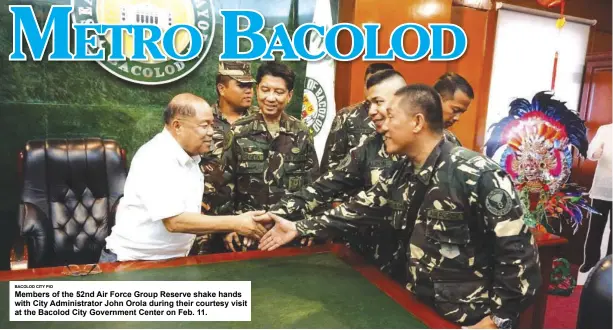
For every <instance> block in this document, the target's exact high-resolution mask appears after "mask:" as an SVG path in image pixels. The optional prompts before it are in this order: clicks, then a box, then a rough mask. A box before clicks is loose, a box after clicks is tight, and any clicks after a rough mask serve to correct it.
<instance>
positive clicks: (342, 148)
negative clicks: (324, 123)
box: [321, 109, 349, 172]
mask: <svg viewBox="0 0 613 330" xmlns="http://www.w3.org/2000/svg"><path fill="white" fill-rule="evenodd" d="M347 114H348V112H347V111H346V110H345V109H342V110H341V111H339V112H338V113H337V114H336V117H334V122H333V123H332V128H330V133H329V134H328V139H327V140H326V147H325V149H324V156H323V157H322V160H321V171H322V172H327V171H329V170H331V169H334V168H336V167H337V166H338V164H339V163H340V161H341V160H342V159H343V158H344V157H345V156H346V155H347V152H348V151H349V150H348V147H349V139H348V137H347V127H346V125H345V123H346V121H347V120H346V119H347Z"/></svg>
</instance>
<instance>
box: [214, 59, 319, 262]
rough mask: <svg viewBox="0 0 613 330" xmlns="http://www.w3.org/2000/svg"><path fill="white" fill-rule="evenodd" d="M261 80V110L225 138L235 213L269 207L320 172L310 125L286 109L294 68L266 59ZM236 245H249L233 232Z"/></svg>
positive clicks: (238, 123) (229, 240) (228, 181)
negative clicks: (291, 114) (289, 113)
mask: <svg viewBox="0 0 613 330" xmlns="http://www.w3.org/2000/svg"><path fill="white" fill-rule="evenodd" d="M256 80H257V100H258V105H259V108H260V112H259V113H256V114H252V115H249V116H247V117H245V118H241V119H239V120H237V121H236V122H235V123H234V125H232V128H231V130H230V132H229V133H228V134H226V140H225V141H224V153H223V156H222V163H223V165H224V166H225V174H224V178H225V180H226V186H227V187H228V188H229V189H230V190H231V192H232V195H231V199H230V200H231V202H232V204H233V207H232V209H233V211H234V213H235V214H240V213H243V212H244V210H262V209H264V210H268V209H269V208H270V207H271V206H272V205H274V204H275V203H277V202H278V201H279V200H280V199H281V198H282V197H283V196H285V195H288V194H290V193H293V192H297V191H299V190H300V189H301V188H302V187H303V186H306V185H309V184H311V183H312V182H313V181H314V180H315V179H316V178H317V177H318V176H319V163H318V160H317V154H316V152H315V146H314V144H313V137H312V135H311V133H310V132H309V129H308V127H307V126H306V125H305V124H304V123H303V122H301V121H300V120H298V119H296V118H294V117H292V116H290V115H288V114H286V113H285V112H284V110H285V107H286V106H287V104H288V103H289V101H290V99H291V97H292V92H293V88H294V80H295V76H294V72H293V71H292V70H291V69H290V68H289V67H288V66H286V65H284V64H281V63H277V62H266V63H264V64H262V65H261V66H260V67H259V69H258V73H257V76H256ZM234 244H237V245H243V248H245V245H249V244H247V243H246V242H245V241H244V240H242V239H239V238H238V236H237V235H236V234H235V233H231V234H229V235H228V236H227V237H226V246H227V247H228V248H229V249H230V250H233V251H235V249H234V246H233V245H234ZM253 248H254V249H255V248H257V247H256V246H255V245H253Z"/></svg>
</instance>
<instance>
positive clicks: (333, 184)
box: [270, 134, 406, 284]
mask: <svg viewBox="0 0 613 330" xmlns="http://www.w3.org/2000/svg"><path fill="white" fill-rule="evenodd" d="M396 161H398V157H397V156H390V155H388V154H387V153H386V152H385V144H384V143H383V137H382V136H381V135H380V134H375V136H373V137H370V138H368V139H366V140H365V141H362V142H361V145H358V146H357V147H356V148H355V149H353V150H351V151H349V154H348V155H346V156H345V158H344V159H343V160H342V161H341V162H340V164H339V165H338V167H335V168H334V169H331V170H330V171H328V172H327V173H326V174H324V175H322V176H320V177H319V178H318V179H317V180H316V181H315V182H314V183H313V184H312V185H310V186H308V187H306V188H304V189H302V190H301V191H300V192H298V193H295V194H293V195H289V196H285V197H283V198H282V199H281V201H280V202H279V203H277V204H276V205H274V206H273V207H272V208H271V209H270V211H271V212H273V213H276V214H278V215H280V216H282V217H285V218H288V219H293V220H297V219H303V218H305V217H306V216H307V214H313V213H314V211H315V210H316V209H318V208H319V207H321V206H323V205H326V204H327V203H330V202H331V201H332V200H333V199H334V198H336V197H338V196H340V195H349V196H354V195H356V194H357V193H358V192H360V191H362V190H368V189H370V188H371V187H372V186H374V185H375V184H376V183H377V182H378V181H379V177H380V176H381V173H382V172H383V171H384V170H385V169H389V168H390V167H391V166H392V165H393V164H394V163H395V162H396ZM391 211H392V210H391V209H388V208H385V210H384V212H386V214H387V215H388V216H389V215H391V213H392V212H391ZM399 234H400V233H399V232H398V231H396V230H394V228H392V227H391V226H390V225H389V223H381V224H378V225H374V226H370V227H368V228H360V230H359V231H358V232H357V235H353V236H350V237H347V238H346V239H347V241H348V243H349V246H350V247H351V248H352V249H353V250H355V251H357V252H359V253H360V254H361V255H363V256H364V257H366V258H367V260H369V261H370V262H372V263H374V264H376V265H377V266H378V267H379V268H380V269H381V271H383V272H384V273H387V274H389V275H390V276H391V277H392V278H394V279H396V280H397V281H399V282H402V284H405V283H406V258H405V252H404V243H403V241H402V239H401V238H402V237H401V236H400V235H399Z"/></svg>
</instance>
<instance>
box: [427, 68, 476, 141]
mask: <svg viewBox="0 0 613 330" xmlns="http://www.w3.org/2000/svg"><path fill="white" fill-rule="evenodd" d="M434 89H436V91H437V92H438V93H439V94H440V95H441V97H442V99H443V122H444V124H445V130H444V133H445V138H447V140H448V141H451V142H453V143H454V144H455V145H457V146H460V147H461V146H462V143H460V140H459V139H458V138H457V137H456V136H455V134H453V133H452V132H451V131H450V130H449V128H451V126H453V125H454V124H455V123H456V122H458V121H459V120H460V116H462V114H464V112H466V110H468V107H469V106H470V103H471V102H472V100H473V99H474V97H475V95H474V93H473V88H472V87H471V86H470V84H469V83H468V81H466V79H464V77H462V76H460V75H459V74H457V73H454V72H447V73H445V74H444V75H442V76H440V77H439V78H438V80H437V81H436V83H435V84H434Z"/></svg>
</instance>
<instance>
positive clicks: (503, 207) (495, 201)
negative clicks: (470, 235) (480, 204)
mask: <svg viewBox="0 0 613 330" xmlns="http://www.w3.org/2000/svg"><path fill="white" fill-rule="evenodd" d="M511 202H512V201H511V195H509V193H508V192H507V191H506V190H504V189H500V188H496V189H493V190H492V191H490V193H489V194H488V195H487V198H486V199H485V207H486V208H487V210H488V211H490V213H492V214H493V215H497V216H503V215H507V214H508V213H509V211H511V204H512V203H511Z"/></svg>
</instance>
